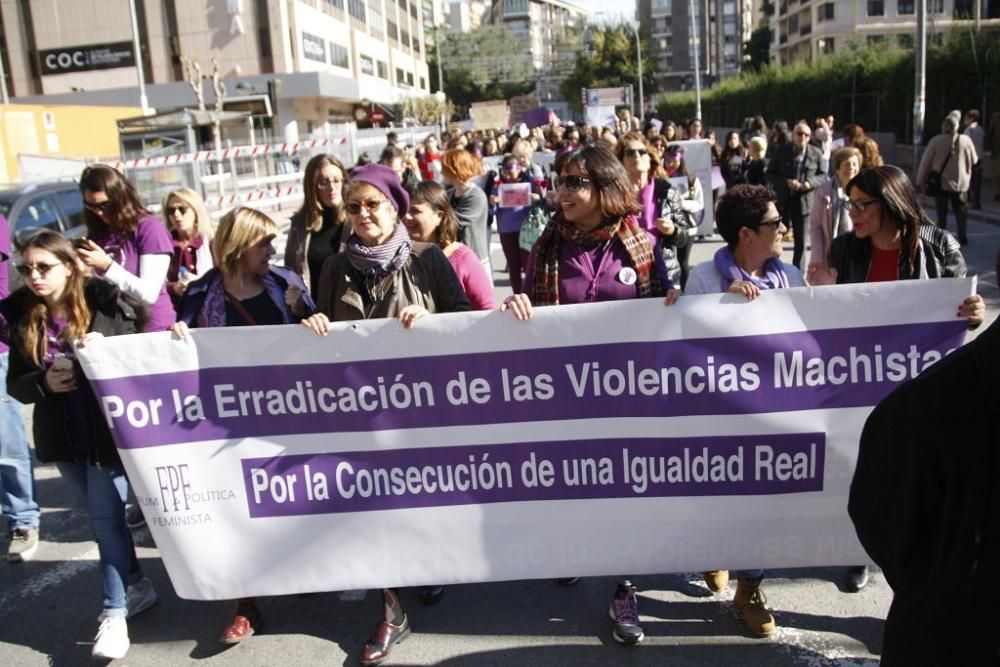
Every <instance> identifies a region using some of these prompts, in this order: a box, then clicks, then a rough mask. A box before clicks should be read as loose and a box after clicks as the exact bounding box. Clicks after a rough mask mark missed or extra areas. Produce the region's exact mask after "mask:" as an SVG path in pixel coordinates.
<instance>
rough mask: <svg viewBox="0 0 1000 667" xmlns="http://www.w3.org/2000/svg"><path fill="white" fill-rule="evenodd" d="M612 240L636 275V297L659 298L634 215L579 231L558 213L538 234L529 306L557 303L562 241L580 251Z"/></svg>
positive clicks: (650, 251) (646, 237)
mask: <svg viewBox="0 0 1000 667" xmlns="http://www.w3.org/2000/svg"><path fill="white" fill-rule="evenodd" d="M615 238H617V239H618V241H619V242H620V243H621V244H622V246H624V248H625V251H626V252H627V253H628V256H629V259H630V260H631V261H632V266H633V268H635V272H636V274H637V275H638V279H637V280H636V284H635V287H636V292H637V293H636V296H637V297H639V298H644V297H649V296H663V294H664V286H663V285H662V284H661V283H660V278H659V276H658V275H656V270H655V267H654V265H653V245H652V244H651V243H650V242H649V235H648V234H647V233H646V231H645V230H644V229H642V228H641V227H639V223H638V222H637V221H636V219H635V216H634V215H628V216H626V217H624V218H614V219H608V220H605V221H604V222H603V223H601V224H600V225H598V226H597V227H595V228H594V229H591V230H590V231H586V232H583V231H580V230H579V229H577V227H576V225H574V224H573V223H572V222H570V221H568V220H566V218H564V217H563V215H562V213H561V212H560V213H558V214H557V215H556V217H555V219H554V220H553V221H552V224H550V225H549V226H548V227H546V228H545V231H544V232H542V235H541V237H539V239H538V243H537V245H536V246H535V248H536V252H535V266H534V269H535V273H534V279H533V281H532V285H531V292H530V294H529V295H528V296H530V297H531V303H533V304H534V305H536V306H552V305H555V304H557V303H559V248H560V244H561V243H562V241H563V240H565V241H568V242H570V243H575V244H576V245H579V246H582V247H584V248H595V247H597V246H599V245H602V244H604V243H606V242H607V241H609V240H611V239H615ZM609 252H610V249H609Z"/></svg>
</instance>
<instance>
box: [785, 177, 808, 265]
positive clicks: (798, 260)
mask: <svg viewBox="0 0 1000 667" xmlns="http://www.w3.org/2000/svg"><path fill="white" fill-rule="evenodd" d="M806 196H810V197H811V196H812V193H809V194H808V195H806ZM806 217H807V216H805V215H804V214H803V213H802V207H801V206H799V205H798V202H792V204H791V205H790V206H789V207H788V212H787V214H786V215H785V219H786V220H788V221H789V222H791V228H792V233H793V234H795V243H794V244H793V245H792V264H794V265H795V266H797V267H798V268H799V270H800V271H802V257H803V256H804V255H805V254H806Z"/></svg>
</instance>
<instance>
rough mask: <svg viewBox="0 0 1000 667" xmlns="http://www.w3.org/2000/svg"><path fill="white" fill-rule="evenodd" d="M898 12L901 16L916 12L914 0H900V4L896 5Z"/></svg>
mask: <svg viewBox="0 0 1000 667" xmlns="http://www.w3.org/2000/svg"><path fill="white" fill-rule="evenodd" d="M896 12H897V13H898V14H899V15H900V16H907V15H909V14H912V13H913V12H914V9H913V0H899V4H898V5H897V6H896Z"/></svg>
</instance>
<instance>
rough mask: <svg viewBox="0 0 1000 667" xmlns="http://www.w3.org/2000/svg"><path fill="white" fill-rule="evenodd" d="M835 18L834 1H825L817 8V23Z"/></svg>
mask: <svg viewBox="0 0 1000 667" xmlns="http://www.w3.org/2000/svg"><path fill="white" fill-rule="evenodd" d="M833 18H834V17H833V3H832V2H827V3H824V4H822V5H820V6H819V7H818V8H817V9H816V22H817V23H822V22H823V21H832V20H833Z"/></svg>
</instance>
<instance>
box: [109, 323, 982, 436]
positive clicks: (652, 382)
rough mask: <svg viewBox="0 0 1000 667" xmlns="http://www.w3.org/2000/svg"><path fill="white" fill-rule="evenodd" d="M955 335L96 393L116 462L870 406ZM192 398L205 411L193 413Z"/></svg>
mask: <svg viewBox="0 0 1000 667" xmlns="http://www.w3.org/2000/svg"><path fill="white" fill-rule="evenodd" d="M964 329H965V324H964V322H963V321H961V320H957V319H956V320H955V321H954V322H939V323H926V324H906V325H891V326H881V327H862V328H850V329H827V330H821V331H802V332H790V333H776V334H765V335H756V336H742V337H738V338H735V337H727V338H702V339H687V340H676V341H658V342H634V341H628V342H621V343H608V344H603V345H589V346H569V347H553V348H544V349H533V350H516V349H515V350H503V351H497V352H486V353H477V354H454V355H449V356H437V357H410V358H405V359H374V360H370V361H355V362H348V363H313V364H303V365H282V366H256V367H221V368H203V369H200V370H196V371H180V372H176V373H163V374H156V375H143V376H132V377H127V378H116V379H111V380H96V381H94V382H93V383H92V384H93V386H94V388H95V391H96V393H97V395H98V397H99V400H100V401H101V404H102V407H103V409H104V413H105V416H107V417H110V418H111V421H112V424H113V429H112V433H113V434H114V436H115V439H116V442H117V445H118V447H120V448H124V449H133V448H139V447H153V446H158V445H169V444H174V443H186V442H199V441H206V440H225V439H231V438H244V437H269V436H283V435H296V434H309V433H350V432H361V431H380V430H387V429H407V428H422V427H441V426H467V425H474V424H505V423H517V422H535V421H547V420H569V419H581V418H595V419H596V418H613V417H681V416H690V415H726V414H756V413H768V412H779V411H793V410H814V409H833V408H852V407H862V406H871V405H875V404H876V403H878V402H879V401H880V400H881V399H882V398H883V397H885V395H886V394H888V393H889V392H890V391H891V390H892V389H893V388H894V387H896V386H897V385H898V384H900V383H901V382H903V381H905V380H908V379H910V378H912V377H916V376H917V375H919V373H920V372H921V371H922V370H923V369H924V368H925V367H926V366H928V365H930V364H931V363H933V361H935V360H937V359H939V358H941V356H942V355H943V354H944V353H945V352H947V351H948V350H950V349H954V348H956V347H958V346H960V345H961V343H962V339H963V336H964V333H965V331H964ZM192 397H193V398H192ZM195 399H197V403H198V407H200V408H201V409H200V411H199V410H194V409H193V408H192V407H191V405H190V402H191V401H193V400H195ZM133 401H138V402H143V403H146V404H147V405H149V404H151V403H152V402H153V401H159V413H158V415H157V419H156V421H155V422H154V421H153V420H152V419H151V418H149V417H148V416H147V419H145V420H144V421H143V420H140V421H139V422H133V420H132V419H131V417H132V416H134V414H133V412H131V411H130V406H131V402H133ZM135 414H138V415H139V417H142V416H143V415H144V414H145V413H143V412H142V411H137V413H135ZM199 414H201V417H200V418H199V416H198V415H199Z"/></svg>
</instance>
